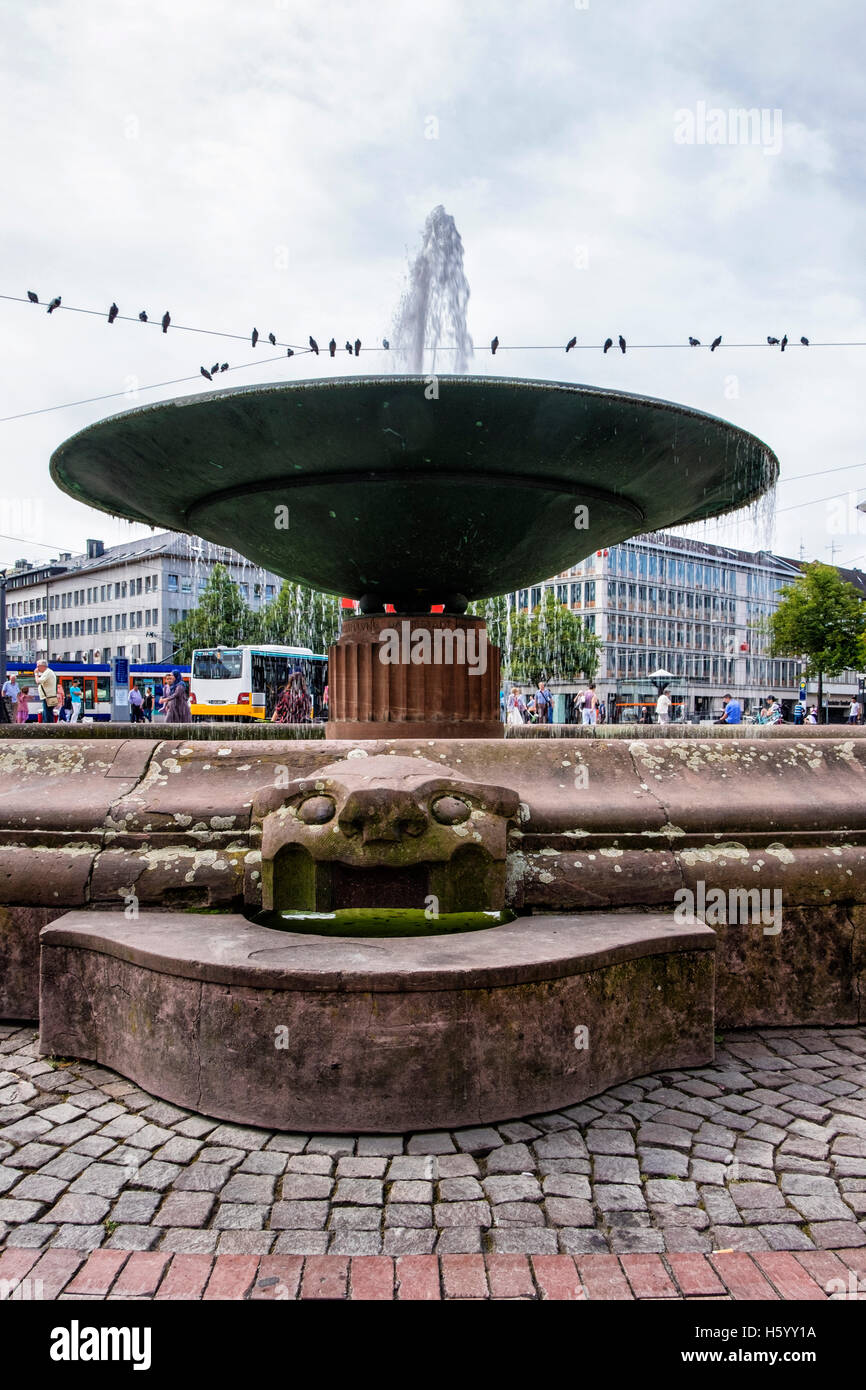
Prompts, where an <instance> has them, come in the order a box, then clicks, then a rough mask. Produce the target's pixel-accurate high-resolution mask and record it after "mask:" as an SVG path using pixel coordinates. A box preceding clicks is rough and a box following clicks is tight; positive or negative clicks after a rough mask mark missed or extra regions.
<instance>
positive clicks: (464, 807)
mask: <svg viewBox="0 0 866 1390" xmlns="http://www.w3.org/2000/svg"><path fill="white" fill-rule="evenodd" d="M431 809H432V811H433V815H434V818H435V819H436V820H438V822H439V824H440V825H459V824H460V822H461V821H464V820H468V819H469V816H470V812H471V808H470V806H469V805H468V804H467V803H466V802H465V801H461V800H460V797H459V796H440V797H438V798H437V799H436V801H434V802H433V806H432V808H431Z"/></svg>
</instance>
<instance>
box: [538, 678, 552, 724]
mask: <svg viewBox="0 0 866 1390" xmlns="http://www.w3.org/2000/svg"><path fill="white" fill-rule="evenodd" d="M535 713H536V714H537V715H538V722H539V724H552V723H553V696H552V695H551V694H550V692H549V691H548V690H547V683H546V682H545V681H539V682H538V689H537V690H536V692H535Z"/></svg>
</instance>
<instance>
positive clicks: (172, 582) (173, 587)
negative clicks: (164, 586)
mask: <svg viewBox="0 0 866 1390" xmlns="http://www.w3.org/2000/svg"><path fill="white" fill-rule="evenodd" d="M167 581H168V592H169V593H170V594H176V593H177V591H178V577H177V575H176V574H170V575H168V576H167Z"/></svg>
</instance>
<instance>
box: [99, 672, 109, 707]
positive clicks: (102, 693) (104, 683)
mask: <svg viewBox="0 0 866 1390" xmlns="http://www.w3.org/2000/svg"><path fill="white" fill-rule="evenodd" d="M96 698H97V701H98V702H99V704H106V705H110V704H111V677H110V676H97V677H96Z"/></svg>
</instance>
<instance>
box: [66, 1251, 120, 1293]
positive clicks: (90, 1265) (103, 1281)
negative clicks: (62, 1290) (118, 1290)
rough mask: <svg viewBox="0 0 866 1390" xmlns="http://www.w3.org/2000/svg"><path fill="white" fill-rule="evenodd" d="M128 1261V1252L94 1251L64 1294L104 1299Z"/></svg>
mask: <svg viewBox="0 0 866 1390" xmlns="http://www.w3.org/2000/svg"><path fill="white" fill-rule="evenodd" d="M128 1259H129V1251H128V1250H94V1251H93V1253H92V1254H91V1256H90V1257H89V1259H88V1261H87V1264H86V1265H85V1266H84V1268H83V1269H80V1270H79V1271H78V1273H77V1274H76V1276H75V1278H74V1279H73V1281H72V1283H71V1284H67V1286H66V1292H67V1293H71V1294H79V1295H81V1294H86V1295H90V1296H95V1297H96V1298H104V1297H105V1295H106V1294H107V1293H108V1291H109V1289H110V1288H111V1286H112V1284H113V1283H114V1281H115V1279H116V1278H117V1276H118V1274H119V1273H120V1271H121V1269H122V1268H123V1266H124V1264H125V1263H126V1261H127V1260H128Z"/></svg>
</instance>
